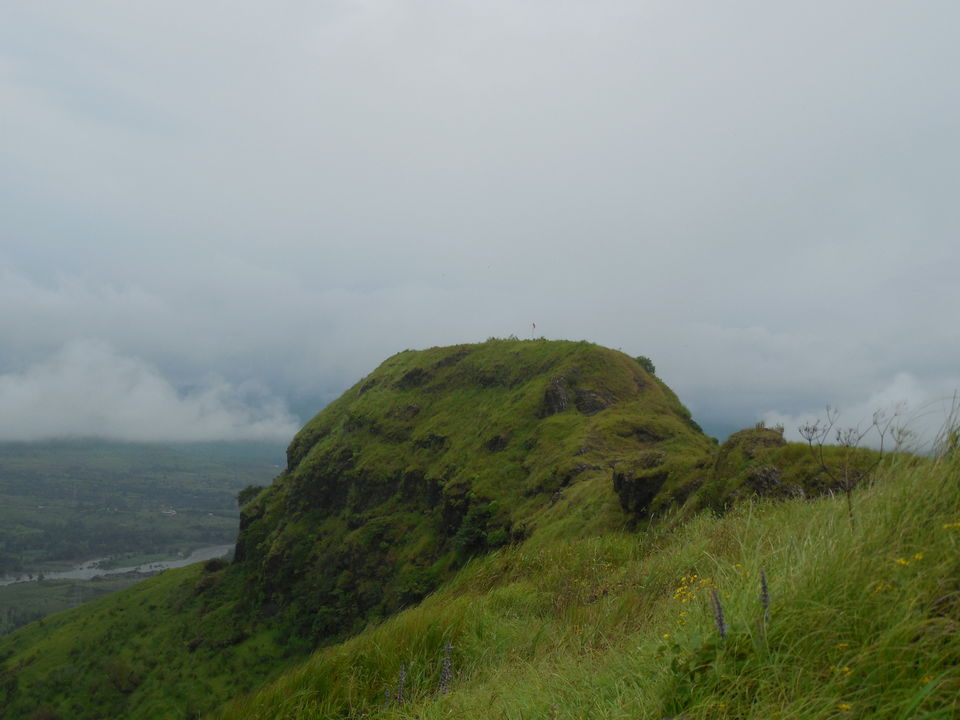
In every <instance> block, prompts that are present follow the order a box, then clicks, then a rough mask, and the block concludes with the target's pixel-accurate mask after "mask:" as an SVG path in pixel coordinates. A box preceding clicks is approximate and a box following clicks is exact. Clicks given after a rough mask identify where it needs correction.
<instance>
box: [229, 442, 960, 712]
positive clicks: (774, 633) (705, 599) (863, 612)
mask: <svg viewBox="0 0 960 720" xmlns="http://www.w3.org/2000/svg"><path fill="white" fill-rule="evenodd" d="M742 439H743V438H742V436H741V440H742ZM782 448H783V446H781V449H782ZM798 449H801V450H802V449H803V448H802V447H799V448H798ZM958 473H960V454H957V453H954V455H953V457H952V458H950V457H947V458H942V459H940V460H939V461H938V462H929V461H925V460H917V459H910V458H894V459H892V462H891V463H889V464H885V465H884V466H883V467H882V468H881V471H880V473H879V477H878V479H877V482H876V483H875V484H874V485H872V486H871V487H869V488H866V489H863V490H858V491H857V492H856V498H855V507H856V512H857V524H856V527H851V525H850V522H849V518H848V513H847V506H846V502H845V499H844V498H842V497H830V496H826V497H823V498H821V499H818V500H816V501H813V502H811V501H809V500H802V499H800V498H794V499H791V500H787V501H784V502H776V503H774V502H769V501H767V502H761V503H743V504H741V505H739V506H738V507H737V508H734V509H733V510H732V511H731V512H730V513H728V514H726V515H723V516H717V515H716V514H714V513H703V514H700V515H698V516H696V517H694V518H691V519H689V520H688V521H686V522H685V523H682V524H676V525H673V526H672V527H671V528H670V529H666V528H664V526H660V527H659V528H656V529H654V528H651V529H649V530H648V531H647V532H644V533H640V534H635V533H631V534H626V533H617V532H611V533H604V534H603V535H601V536H599V537H594V538H583V539H579V540H573V541H570V542H566V541H564V542H553V543H548V544H546V545H544V546H543V547H541V548H539V549H537V550H534V551H531V550H530V549H528V548H527V547H526V546H520V547H512V548H505V549H503V550H501V551H498V552H497V553H494V554H491V555H488V556H486V557H484V558H480V559H477V560H475V561H474V562H472V563H471V564H469V565H468V566H467V567H466V568H465V569H464V570H463V571H462V572H461V573H460V574H459V575H458V576H457V577H456V579H455V580H454V581H453V582H451V583H449V584H447V585H446V586H444V587H443V588H442V589H441V590H439V591H438V592H437V593H435V594H433V595H431V596H430V597H429V598H427V599H426V600H425V601H424V602H423V603H422V604H421V605H419V606H418V607H416V608H413V609H410V610H406V611H404V612H402V613H400V614H398V615H396V616H395V617H393V618H391V619H390V620H388V621H387V622H384V623H383V624H382V625H379V626H377V627H373V628H370V629H368V630H366V631H365V632H363V633H361V634H360V635H358V636H356V637H354V638H352V639H350V640H349V641H347V642H345V643H342V644H339V645H337V646H335V647H331V648H327V649H324V650H321V651H318V652H317V653H315V654H314V656H313V657H312V658H311V659H310V660H309V661H308V662H306V663H304V664H303V665H302V666H300V667H298V668H297V669H296V670H294V671H292V672H289V673H287V674H285V675H284V676H283V677H282V678H280V679H279V680H278V681H276V682H275V683H272V684H271V685H269V686H267V687H265V688H264V689H263V690H262V691H260V692H258V693H255V694H252V695H250V696H244V697H242V698H238V699H237V700H236V701H234V702H231V703H230V704H229V705H228V706H227V707H226V708H225V709H224V710H223V711H222V712H219V713H216V714H215V716H214V717H216V718H218V720H281V719H282V720H307V719H311V720H312V719H313V718H327V719H331V720H332V719H335V718H342V719H343V720H346V719H348V718H356V719H359V718H368V719H369V720H373V719H374V718H383V719H384V720H388V719H394V720H395V719H398V718H419V719H420V720H440V719H452V718H508V719H510V720H519V719H520V718H550V719H555V720H577V719H579V718H606V719H609V720H630V719H635V718H641V719H644V720H663V719H664V718H686V719H687V720H724V719H725V718H738V719H742V720H770V719H771V718H783V719H784V720H786V719H788V718H789V719H790V720H835V719H836V718H862V719H864V720H866V719H868V718H869V719H870V720H876V719H882V720H906V719H907V718H911V719H916V720H921V719H924V720H946V719H947V718H957V717H960V634H958V633H957V629H958V627H960V560H958V557H960V556H958V553H957V551H958V549H960V483H958V482H957V477H958ZM714 592H716V595H714ZM714 597H715V598H717V601H716V602H719V608H720V611H721V612H722V615H721V614H720V613H718V609H717V604H716V602H715V601H714ZM718 623H719V624H720V625H722V628H723V630H722V634H721V630H720V629H719V628H718ZM401 689H402V692H401Z"/></svg>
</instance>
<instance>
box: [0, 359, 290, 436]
mask: <svg viewBox="0 0 960 720" xmlns="http://www.w3.org/2000/svg"><path fill="white" fill-rule="evenodd" d="M0 409H2V413H0V440H37V439H46V438H59V437H110V438H117V439H122V440H137V441H150V442H152V441H157V442H160V441H186V440H191V441H212V440H271V441H284V440H288V439H290V438H291V437H292V435H293V433H294V432H295V431H296V430H297V427H298V425H297V423H296V421H295V420H294V419H293V418H292V417H291V416H290V414H289V413H288V412H287V411H286V410H285V408H284V407H283V404H282V403H281V402H279V401H277V400H276V399H273V398H270V397H268V396H264V395H263V394H262V391H260V390H259V389H257V388H254V387H247V388H242V387H237V386H233V385H231V384H229V383H227V382H224V381H222V380H219V379H217V378H207V379H206V380H205V382H204V383H203V384H202V385H200V386H199V387H195V388H192V389H191V390H189V391H187V392H180V391H178V390H177V389H176V388H174V387H173V385H171V383H170V382H169V381H167V380H166V379H165V378H164V377H162V376H161V375H160V374H159V373H158V372H157V370H156V368H154V367H153V366H151V365H150V364H149V363H147V362H144V361H143V360H141V359H139V358H135V357H128V356H123V355H120V354H118V353H117V352H115V351H114V350H113V349H112V348H110V347H109V346H108V345H106V344H104V343H101V342H88V341H75V342H71V343H69V344H67V345H66V346H64V347H63V348H62V349H61V350H59V351H58V352H56V353H55V354H54V355H53V356H51V357H49V358H47V359H46V360H43V361H42V362H39V363H37V364H36V365H33V366H31V367H29V368H27V369H26V370H24V371H23V372H20V373H7V374H3V375H0Z"/></svg>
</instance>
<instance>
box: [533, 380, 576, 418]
mask: <svg viewBox="0 0 960 720" xmlns="http://www.w3.org/2000/svg"><path fill="white" fill-rule="evenodd" d="M565 383H566V378H564V377H563V375H557V377H555V378H554V379H553V380H551V381H550V384H549V385H547V389H546V390H545V391H544V393H543V405H541V407H540V413H539V416H540V417H542V418H545V417H550V416H551V415H556V414H557V413H560V412H563V411H564V410H566V409H567V407H569V405H570V402H569V400H568V399H567V391H566V389H565V388H564V384H565Z"/></svg>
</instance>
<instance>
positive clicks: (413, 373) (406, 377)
mask: <svg viewBox="0 0 960 720" xmlns="http://www.w3.org/2000/svg"><path fill="white" fill-rule="evenodd" d="M430 378H431V375H430V373H428V372H427V371H426V370H424V369H423V368H413V369H412V370H407V372H405V373H404V374H403V377H401V378H400V379H399V380H398V381H397V384H396V388H397V389H398V390H412V389H413V388H417V387H420V386H421V385H423V384H424V383H426V382H427V381H428V380H429V379H430Z"/></svg>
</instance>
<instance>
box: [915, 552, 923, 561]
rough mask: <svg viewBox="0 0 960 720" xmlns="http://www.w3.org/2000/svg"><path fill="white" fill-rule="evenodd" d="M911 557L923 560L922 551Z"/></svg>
mask: <svg viewBox="0 0 960 720" xmlns="http://www.w3.org/2000/svg"><path fill="white" fill-rule="evenodd" d="M913 559H914V560H923V553H916V554H915V555H914V556H913Z"/></svg>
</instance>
